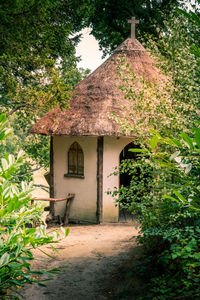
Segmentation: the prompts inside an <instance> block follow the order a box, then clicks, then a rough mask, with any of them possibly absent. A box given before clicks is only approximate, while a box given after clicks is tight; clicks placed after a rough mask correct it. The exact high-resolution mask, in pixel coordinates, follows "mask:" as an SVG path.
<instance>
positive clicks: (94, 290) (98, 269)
mask: <svg viewBox="0 0 200 300" xmlns="http://www.w3.org/2000/svg"><path fill="white" fill-rule="evenodd" d="M137 234H138V229H137V228H136V227H135V226H133V225H121V224H120V225H89V226H80V225H79V226H78V225H77V226H70V234H69V236H68V237H67V238H66V239H65V240H62V241H61V242H59V244H57V245H56V248H57V249H58V250H59V252H60V254H55V253H53V252H52V250H51V249H50V247H49V245H48V246H45V247H43V248H42V249H43V250H45V251H48V253H49V254H51V255H53V256H54V258H53V259H52V258H48V259H47V258H46V257H45V256H44V255H42V254H41V253H38V252H37V253H36V255H37V258H39V259H41V258H42V259H45V260H46V262H41V261H37V262H36V263H34V267H35V268H37V269H51V268H56V267H64V268H63V269H61V272H60V273H59V274H58V275H55V276H54V279H53V280H51V281H48V282H47V283H46V285H47V286H46V287H38V286H27V287H26V288H25V290H24V291H23V296H24V297H25V298H24V299H26V300H29V299H30V300H47V299H48V300H60V299H62V300H63V299H64V300H65V299H66V300H68V299H69V300H82V299H84V300H105V299H107V298H108V297H107V296H106V295H105V292H103V291H104V290H105V288H106V287H107V286H108V285H109V281H110V280H111V276H112V275H111V273H112V272H113V271H114V270H115V269H117V268H118V267H119V265H120V264H122V263H123V261H125V260H127V259H128V257H129V253H130V250H131V249H132V248H133V247H134V246H136V242H135V237H136V236H137Z"/></svg>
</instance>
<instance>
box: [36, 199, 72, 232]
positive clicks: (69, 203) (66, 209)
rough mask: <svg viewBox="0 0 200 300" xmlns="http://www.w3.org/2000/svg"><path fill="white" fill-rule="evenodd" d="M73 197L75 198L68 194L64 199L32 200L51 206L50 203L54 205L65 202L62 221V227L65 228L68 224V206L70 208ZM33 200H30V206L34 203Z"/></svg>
mask: <svg viewBox="0 0 200 300" xmlns="http://www.w3.org/2000/svg"><path fill="white" fill-rule="evenodd" d="M74 197H75V194H68V196H67V197H65V198H36V199H34V200H36V201H49V202H50V205H51V203H53V204H54V203H55V202H60V201H66V206H65V213H64V220H63V225H64V226H66V225H67V224H68V223H69V212H70V206H71V201H72V200H73V199H74ZM34 200H31V204H33V203H34ZM50 213H51V211H50ZM52 217H54V216H52ZM58 219H61V218H60V216H58Z"/></svg>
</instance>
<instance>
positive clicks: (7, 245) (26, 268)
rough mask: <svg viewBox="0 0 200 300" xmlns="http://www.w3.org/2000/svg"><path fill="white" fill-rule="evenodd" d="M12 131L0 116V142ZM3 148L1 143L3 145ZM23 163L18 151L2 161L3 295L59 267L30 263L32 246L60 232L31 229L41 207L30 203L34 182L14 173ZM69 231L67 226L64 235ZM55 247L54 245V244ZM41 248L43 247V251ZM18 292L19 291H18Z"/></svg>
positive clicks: (0, 264) (0, 262)
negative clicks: (36, 266)
mask: <svg viewBox="0 0 200 300" xmlns="http://www.w3.org/2000/svg"><path fill="white" fill-rule="evenodd" d="M9 133H10V132H9V131H8V130H7V129H6V117H5V115H0V142H1V143H2V141H3V140H4V139H5V138H6V137H7V136H8V134H9ZM0 147H1V144H0ZM22 163H23V157H22V156H21V154H20V153H19V154H18V156H17V157H16V158H15V157H14V156H13V155H10V154H6V155H5V156H4V157H3V158H2V159H1V163H0V298H1V299H3V298H6V297H8V294H9V293H10V292H11V291H13V289H14V290H15V291H16V292H17V288H18V287H21V286H23V285H24V284H25V283H39V284H42V281H43V280H44V279H43V280H41V279H40V275H43V274H45V275H49V274H52V273H55V272H57V271H58V270H56V269H54V270H50V271H48V272H43V271H39V272H36V271H33V270H32V269H31V264H30V262H31V261H32V260H33V259H34V257H33V254H32V251H31V250H32V249H35V248H38V247H39V246H42V245H44V244H46V243H56V242H57V241H58V238H59V236H58V233H57V232H55V231H54V232H53V234H52V232H49V233H47V232H46V228H45V226H40V227H39V228H28V227H30V226H28V225H30V224H31V223H33V220H34V219H35V218H37V216H38V213H39V212H40V209H39V208H38V207H37V206H31V201H30V200H31V196H30V191H31V186H32V184H31V183H26V182H23V181H22V182H21V183H18V184H17V183H14V180H13V176H14V177H15V174H16V172H17V171H18V170H19V168H20V166H21V164H22ZM67 234H68V229H67V230H66V231H65V235H67ZM52 247H53V246H52ZM41 251H42V250H41ZM17 293H18V292H17Z"/></svg>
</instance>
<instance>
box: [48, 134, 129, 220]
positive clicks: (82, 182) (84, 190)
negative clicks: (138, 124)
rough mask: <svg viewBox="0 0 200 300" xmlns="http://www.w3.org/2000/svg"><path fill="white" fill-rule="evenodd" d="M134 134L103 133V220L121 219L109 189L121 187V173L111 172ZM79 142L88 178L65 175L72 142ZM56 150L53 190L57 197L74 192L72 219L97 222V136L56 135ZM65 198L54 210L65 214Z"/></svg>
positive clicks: (54, 144) (54, 147)
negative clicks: (112, 134) (105, 135)
mask: <svg viewBox="0 0 200 300" xmlns="http://www.w3.org/2000/svg"><path fill="white" fill-rule="evenodd" d="M131 141H132V139H131V138H122V137H121V138H117V137H104V148H103V218H102V221H103V222H118V218H119V208H118V207H116V206H115V202H114V200H113V197H112V196H111V195H109V194H107V191H113V190H114V188H115V187H117V188H118V187H119V176H114V175H112V176H109V175H110V174H111V173H113V172H114V170H115V167H117V166H118V165H119V155H120V152H121V151H122V150H123V148H124V147H125V146H126V145H127V144H129V143H130V142H131ZM74 142H78V143H79V144H80V146H81V147H82V149H83V153H84V175H85V178H84V179H82V178H69V177H64V174H65V173H67V171H68V170H67V165H68V162H67V153H68V150H69V148H70V146H71V145H72V143H74ZM53 151H54V193H55V197H56V198H59V197H65V196H66V195H68V193H75V199H74V200H73V202H72V206H71V209H70V219H71V220H76V221H77V220H78V221H87V222H96V211H97V138H96V137H64V136H58V137H54V138H53ZM64 207H65V203H64V202H58V203H56V205H55V214H56V215H58V214H60V215H61V216H63V214H64Z"/></svg>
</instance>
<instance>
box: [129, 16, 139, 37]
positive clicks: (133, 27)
mask: <svg viewBox="0 0 200 300" xmlns="http://www.w3.org/2000/svg"><path fill="white" fill-rule="evenodd" d="M128 23H131V39H135V24H139V20H136V19H135V17H132V19H131V20H128Z"/></svg>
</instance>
